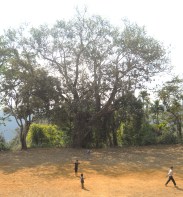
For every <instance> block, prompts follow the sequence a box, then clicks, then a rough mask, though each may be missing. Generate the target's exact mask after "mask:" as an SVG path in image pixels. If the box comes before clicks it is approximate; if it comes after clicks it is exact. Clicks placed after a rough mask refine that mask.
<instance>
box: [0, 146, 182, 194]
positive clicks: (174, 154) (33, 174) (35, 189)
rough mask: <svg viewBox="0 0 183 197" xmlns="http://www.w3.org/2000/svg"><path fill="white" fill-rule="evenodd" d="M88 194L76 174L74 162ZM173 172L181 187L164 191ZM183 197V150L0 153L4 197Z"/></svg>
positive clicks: (132, 149) (141, 149)
mask: <svg viewBox="0 0 183 197" xmlns="http://www.w3.org/2000/svg"><path fill="white" fill-rule="evenodd" d="M76 159H78V160H79V162H80V165H79V173H78V175H80V173H83V174H84V176H85V178H86V179H85V189H81V185H80V179H79V177H77V176H75V174H74V164H73V163H74V161H75V160H76ZM171 165H173V166H174V178H175V180H176V182H177V186H178V187H174V186H173V183H172V182H170V183H169V184H168V186H167V187H165V182H166V180H167V177H166V175H167V172H168V169H169V167H170V166H171ZM19 196H20V197H164V196H165V197H174V196H175V197H182V196H183V146H181V145H173V146H147V147H130V148H115V149H112V148H108V149H94V150H93V152H92V153H91V155H90V158H89V159H88V158H87V156H86V150H84V149H70V148H58V149H55V148H53V149H51V148H50V149H49V148H47V149H45V148H44V149H29V150H28V151H15V152H0V197H19Z"/></svg>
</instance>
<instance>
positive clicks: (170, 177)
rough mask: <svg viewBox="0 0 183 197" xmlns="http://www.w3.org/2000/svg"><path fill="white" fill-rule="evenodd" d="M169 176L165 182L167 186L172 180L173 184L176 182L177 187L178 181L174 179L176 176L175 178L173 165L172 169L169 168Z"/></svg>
mask: <svg viewBox="0 0 183 197" xmlns="http://www.w3.org/2000/svg"><path fill="white" fill-rule="evenodd" d="M168 177H169V178H168V180H167V182H166V183H165V186H167V184H168V183H169V182H170V181H172V182H173V184H174V186H175V187H176V182H175V180H174V178H173V166H171V167H170V169H169V172H168Z"/></svg>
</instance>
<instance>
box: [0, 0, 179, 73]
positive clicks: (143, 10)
mask: <svg viewBox="0 0 183 197" xmlns="http://www.w3.org/2000/svg"><path fill="white" fill-rule="evenodd" d="M0 6H1V11H0V30H2V29H6V28H8V27H18V26H19V25H20V24H21V23H24V22H29V23H31V24H32V25H33V26H34V25H35V26H36V25H39V24H43V23H48V24H50V23H54V22H55V21H56V20H59V19H70V18H72V17H73V16H74V14H75V8H76V7H78V8H79V9H82V8H83V7H85V6H86V7H87V9H88V13H89V14H91V15H92V14H99V15H101V16H102V17H104V18H106V19H108V20H109V21H110V22H111V23H112V24H114V25H118V24H120V23H121V19H123V18H127V19H129V20H130V21H132V22H136V23H137V24H139V25H144V26H145V27H146V30H147V32H148V34H149V35H151V36H153V37H154V38H156V39H158V40H160V41H162V42H163V43H164V44H165V46H169V45H171V52H172V53H171V60H172V65H173V66H174V67H175V69H174V70H175V72H176V73H178V74H183V71H182V69H181V66H182V65H181V64H182V57H181V55H182V46H183V28H182V26H183V23H182V19H183V11H182V8H183V0H0Z"/></svg>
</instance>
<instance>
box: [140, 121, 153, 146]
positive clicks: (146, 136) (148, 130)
mask: <svg viewBox="0 0 183 197" xmlns="http://www.w3.org/2000/svg"><path fill="white" fill-rule="evenodd" d="M153 144H156V133H155V132H154V129H153V126H152V125H150V124H145V125H143V127H142V130H141V144H140V145H153Z"/></svg>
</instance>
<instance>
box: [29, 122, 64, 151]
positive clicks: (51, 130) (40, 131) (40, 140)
mask: <svg viewBox="0 0 183 197" xmlns="http://www.w3.org/2000/svg"><path fill="white" fill-rule="evenodd" d="M27 144H28V146H30V147H45V146H57V147H58V146H63V144H64V142H63V132H62V131H61V130H59V128H58V127H57V126H56V125H42V124H32V125H31V126H30V129H29V133H28V135H27Z"/></svg>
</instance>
